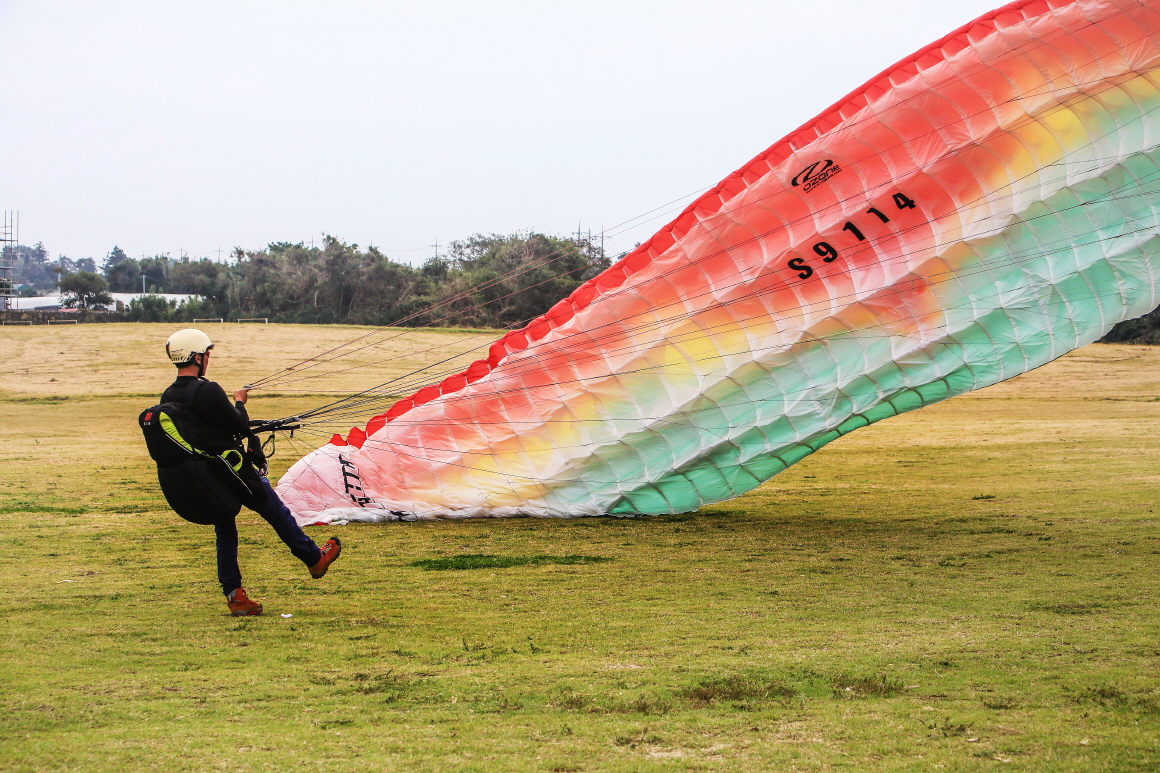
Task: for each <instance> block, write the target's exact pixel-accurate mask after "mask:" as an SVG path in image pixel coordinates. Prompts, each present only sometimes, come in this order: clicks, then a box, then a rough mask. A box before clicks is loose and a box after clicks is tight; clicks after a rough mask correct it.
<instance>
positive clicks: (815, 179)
mask: <svg viewBox="0 0 1160 773" xmlns="http://www.w3.org/2000/svg"><path fill="white" fill-rule="evenodd" d="M841 171H842V167H840V166H838V165H837V164H835V163H834V161H833V159H829V158H827V159H825V160H824V161H815V162H814V163H812V164H810V165H809V166H807V167H806V168H805V169H803V170H801V171H800V172H798V173H797V176H796V177H794V178H793V181H792V184H793V186H794V187H795V188H796V187H797V186H799V185H800V186H802V190H803V191H804V192H805V193H809V192H810V191H812V190H813V189H814V188H817V187H818V186H819V185H821V184H822V183H824V182H825V181H826V180H829V179H830V178H831V177H833V176H834V175H836V174H837V173H838V172H841Z"/></svg>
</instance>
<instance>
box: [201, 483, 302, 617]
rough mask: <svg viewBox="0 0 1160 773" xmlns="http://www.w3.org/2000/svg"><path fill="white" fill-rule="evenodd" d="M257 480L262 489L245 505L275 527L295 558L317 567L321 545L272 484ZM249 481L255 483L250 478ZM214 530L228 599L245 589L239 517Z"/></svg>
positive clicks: (219, 569)
mask: <svg viewBox="0 0 1160 773" xmlns="http://www.w3.org/2000/svg"><path fill="white" fill-rule="evenodd" d="M253 478H256V479H257V481H258V482H259V483H260V485H261V488H262V490H261V491H256V492H255V493H254V495H253V496H252V497H247V498H246V499H245V500H243V504H245V505H246V507H249V508H250V509H252V510H254V511H255V512H257V513H258V515H260V516H262V517H263V518H265V519H266V523H268V524H270V525H271V526H273V527H274V531H275V533H277V535H278V536H279V537H280V538H281V540H282V541H283V542H285V543H286V547H288V548H290V552H291V553H292V554H293V555H294V557H295V558H297V559H298V560H299V561H301V562H302V563H304V564H306V565H307V566H314V565H315V564H317V563H318V562H319V561H320V560H322V553H321V551H319V549H318V545H315V544H314V540H312V539H310V537H307V536H306V533H305V532H303V531H302V527H300V526H299V525H298V522H297V521H295V520H294V516H293V515H291V514H290V510H289V508H287V507H286V505H284V504H282V500H281V499H279V498H278V495H277V494H276V493H275V492H274V489H273V488H272V487H271V486H270V481H268V480H266V478H265V477H260V476H257V475H254V476H253ZM246 482H247V483H253V482H254V481H253V480H252V479H251V478H250V477H249V476H247V478H246ZM235 501H236V500H235ZM214 530H215V531H216V532H217V566H218V580H219V581H220V582H221V584H222V593H224V594H226V595H227V596H228V595H230V594H231V593H233V591H234V589H236V588H240V587H242V571H241V569H239V568H238V524H237V521H236V520H235V518H228V519H224V520H221V521H218V522H217V523H215V524H214Z"/></svg>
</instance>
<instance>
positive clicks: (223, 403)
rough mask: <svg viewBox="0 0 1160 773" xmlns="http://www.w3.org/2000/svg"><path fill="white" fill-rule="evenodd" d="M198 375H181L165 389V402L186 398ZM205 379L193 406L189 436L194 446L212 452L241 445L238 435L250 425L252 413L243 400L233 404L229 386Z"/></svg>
mask: <svg viewBox="0 0 1160 773" xmlns="http://www.w3.org/2000/svg"><path fill="white" fill-rule="evenodd" d="M196 379H197V377H196V376H178V377H177V380H176V381H174V382H173V383H172V384H170V385H169V388H167V389H166V390H165V392H163V393H162V395H161V402H163V403H170V402H173V403H181V402H184V400H185V390H186V388H187V387H188V386H189V384H190V382H192V381H195V380H196ZM203 381H204V382H205V383H203V384H202V385H201V386H200V387H198V388H197V394H196V395H194V398H193V406H192V407H191V408H190V409H189V414H190V417H191V418H192V419H193V421H192V422H190V427H189V430H188V433H187V434H188V435H189V437H187V438H186V440H188V441H189V442H190V444H191V445H193V447H194V448H198V449H201V450H202V451H205V452H207V453H211V454H220V453H221V452H222V451H225V450H227V449H229V448H238V449H240V448H241V447H242V446H241V443H240V441H239V440H238V438H239V436H244V435H245V434H246V432H247V431H248V429H249V421H250V416H249V414H248V413H246V406H245V405H243V404H242V403H234V404H233V405H230V399H229V398H228V397H226V393H225V390H224V389H222V388H221V386H220V385H219V384H218V383H217V382H216V381H208V380H205V379H203Z"/></svg>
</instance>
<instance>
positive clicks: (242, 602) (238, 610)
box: [226, 588, 262, 617]
mask: <svg viewBox="0 0 1160 773" xmlns="http://www.w3.org/2000/svg"><path fill="white" fill-rule="evenodd" d="M226 601H227V602H229V605H230V614H231V615H233V616H234V617H245V616H246V615H260V614H262V604H261V602H259V601H254V600H253V599H252V598H250V597H249V596H247V595H246V590H245V588H236V589H234V592H233V593H231V594H230V595H228V596H226Z"/></svg>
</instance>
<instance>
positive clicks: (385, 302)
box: [17, 233, 611, 327]
mask: <svg viewBox="0 0 1160 773" xmlns="http://www.w3.org/2000/svg"><path fill="white" fill-rule="evenodd" d="M38 247H39V249H40V250H41V253H39V254H42V255H46V251H44V250H43V245H38ZM21 249H22V250H24V251H26V252H27V248H21ZM66 260H67V259H66ZM70 262H71V261H70ZM46 264H47V260H39V259H35V258H34V259H32V260H28V261H25V265H26V266H33V267H39V268H41V270H42V271H44V272H49V273H54V275H55V285H56V286H58V287H59V288H60V289H61V291H62V295H63V296H65V298H66V300H67V301H69V302H72V303H73V304H75V305H77V306H81V307H85V308H100V307H104V306H107V305H109V304H110V303H111V302H112V298H111V297H109V296H108V293H109V292H141V289H142V277H144V285H145V290H146V292H148V293H151V294H159V293H178V294H189V295H194V296H197V297H196V298H195V299H193V300H189V301H186V302H184V303H181V304H177V303H176V302H173V301H167V300H166V299H164V298H162V297H160V295H146V296H143V297H141V298H137V299H135V300H134V301H133V302H132V303H130V304H129V306H128V308H127V309H126V319H128V320H130V321H140V322H187V321H190V320H192V319H195V318H202V317H222V318H224V319H236V318H241V317H266V318H268V319H270V321H271V322H303V323H346V324H359V325H392V324H403V325H426V324H445V325H455V326H471V327H508V326H512V325H518V324H520V323H522V322H524V321H526V320H528V319H531V318H532V317H535V316H537V315H539V314H542V313H544V312H545V311H547V310H548V309H549V308H550V307H551V306H552V305H553V304H554V303H556V302H557V301H558V300H560V299H561V298H563V297H564V296H566V295H567V294H568V293H570V292H572V291H573V290H575V289H576V288H577V287H578V286H579V285H580V284H581V283H582V282H584V281H585V280H587V279H590V278H591V277H593V276H595V275H596V274H598V273H599V272H601V271H603V270H604V269H605V268H607V267H608V266H609V265H610V264H611V261H610V260H609V259H608V258H606V257H605V256H604V255H603V253H602V251H601V249H600V248H599V247H598V246H596V245H594V244H593V243H591V242H590V241H588V240H586V239H563V238H559V237H555V236H550V235H546V234H539V233H517V234H508V235H498V234H492V235H482V234H477V235H475V236H472V237H470V238H468V239H464V240H461V241H455V242H452V243H451V244H450V245H449V247H448V249H447V251H446V253H443V254H440V255H437V256H436V257H433V258H431V259H429V260H427V261H426V262H425V263H423V264H422V265H421V266H411V265H409V264H406V263H399V262H397V261H394V260H391V259H390V258H388V257H386V256H385V255H383V254H382V253H381V252H380V251H379V250H378V249H376V248H374V247H369V248H366V249H361V248H360V247H359V246H358V245H357V244H348V243H347V242H344V241H342V240H341V239H337V238H334V237H326V238H325V239H324V240H323V242H322V244H321V245H320V246H317V247H312V246H307V245H305V244H303V243H297V244H291V243H288V242H275V243H272V244H270V245H268V246H267V247H266V249H264V250H259V251H246V250H242V249H237V250H235V251H234V253H233V255H232V256H231V259H230V260H229V261H228V262H217V261H213V260H210V259H209V258H197V259H192V258H188V257H183V258H181V259H173V258H170V257H168V256H164V255H162V256H157V257H152V258H143V259H135V258H130V257H129V256H128V255H126V254H125V252H124V251H123V250H121V249H120V248H119V247H114V248H113V249H112V250H111V251H110V252H109V255H108V256H107V257H106V259H105V261H104V263H103V265H102V266H101V267H100V269H99V271H98V270H96V267H95V266H92V267H91V269H92V270H83V269H80V268H79V267H78V266H76V264H73V265H72V266H71V267H70V268H71V269H73V270H70V271H62V270H61V269H60V266H59V265H56V266H47V267H46ZM86 268H90V267H86ZM19 269H20V264H18V271H17V281H20V280H21V279H22V278H33V277H32V276H30V274H31V273H32V272H30V271H28V269H27V268H26V269H25V273H24V274H23V275H21V273H20V270H19ZM43 284H44V280H43V279H40V286H43Z"/></svg>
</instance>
